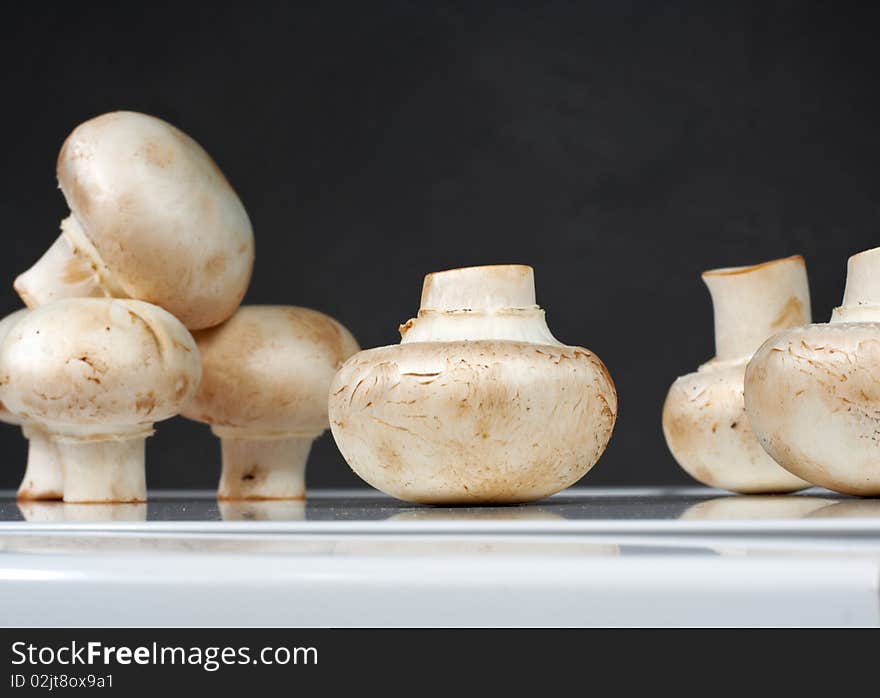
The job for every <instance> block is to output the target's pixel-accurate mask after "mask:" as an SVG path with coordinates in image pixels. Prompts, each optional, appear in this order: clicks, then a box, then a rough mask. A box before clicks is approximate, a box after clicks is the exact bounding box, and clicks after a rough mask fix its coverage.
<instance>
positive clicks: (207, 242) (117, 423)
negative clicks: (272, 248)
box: [0, 111, 358, 503]
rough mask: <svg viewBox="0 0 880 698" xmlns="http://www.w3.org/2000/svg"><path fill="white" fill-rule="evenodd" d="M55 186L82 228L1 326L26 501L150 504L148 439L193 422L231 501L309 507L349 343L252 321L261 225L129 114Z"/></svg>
mask: <svg viewBox="0 0 880 698" xmlns="http://www.w3.org/2000/svg"><path fill="white" fill-rule="evenodd" d="M57 176H58V184H59V187H60V189H61V192H62V194H63V195H64V198H65V200H66V201H67V205H68V207H69V209H70V215H69V216H68V217H67V218H65V219H64V220H63V221H62V222H61V235H60V236H59V237H58V238H57V239H56V240H55V242H54V243H53V244H52V245H51V246H50V247H49V249H48V251H47V252H46V253H45V254H44V255H43V256H42V257H41V258H40V259H39V261H37V263H36V264H34V266H33V267H31V268H30V269H29V270H27V271H25V272H24V273H22V274H21V275H19V276H18V278H17V279H15V282H14V288H15V290H16V291H17V293H18V295H19V297H20V298H21V300H22V301H23V302H24V304H25V305H26V306H27V308H28V309H26V310H20V311H17V312H15V313H13V314H12V315H10V316H9V317H7V318H5V319H4V320H3V321H2V322H0V421H4V422H8V423H11V424H14V425H18V426H20V427H21V428H22V430H23V432H24V435H25V437H26V438H27V439H28V440H29V455H28V464H27V471H26V473H25V476H24V479H23V481H22V484H21V487H20V489H19V493H18V496H19V498H20V499H59V498H63V499H64V501H65V502H71V503H109V502H142V501H144V500H145V499H146V495H147V489H146V476H145V467H144V466H145V457H144V453H145V446H144V443H145V439H146V437H148V436H150V435H151V434H152V433H153V424H154V423H155V422H158V421H161V420H164V419H168V418H170V417H173V416H175V415H178V414H180V413H181V412H182V411H185V412H186V413H187V414H188V415H192V416H193V418H195V419H199V420H202V421H206V422H208V423H209V424H211V425H212V426H213V427H214V429H215V432H216V433H217V434H218V435H220V436H221V438H222V441H223V474H222V478H221V485H220V496H221V497H223V498H229V499H251V498H257V499H260V498H265V499H275V498H278V499H284V498H292V499H296V498H302V497H303V496H304V491H305V490H304V468H305V460H306V458H307V456H308V452H309V448H310V445H311V442H312V440H313V439H314V438H315V437H317V436H318V435H319V434H321V433H322V432H323V431H324V430H326V429H327V427H328V426H329V420H328V418H327V391H328V389H329V385H330V380H331V378H332V376H333V373H335V371H336V369H337V368H338V367H339V366H340V365H341V364H342V362H343V361H344V360H345V359H346V358H348V356H349V355H351V354H352V353H354V352H355V351H357V349H358V346H357V343H356V342H355V341H354V338H353V337H352V336H351V334H350V333H349V332H348V331H347V330H346V329H345V328H343V327H342V326H341V325H340V324H339V323H337V322H336V321H335V320H332V319H331V318H329V317H327V316H325V315H322V314H321V313H318V312H316V311H311V310H307V309H304V308H294V307H266V308H262V307H250V308H243V309H241V310H240V311H238V309H239V306H240V304H241V302H242V299H243V298H244V295H245V292H246V291H247V288H248V285H249V282H250V278H251V273H252V269H253V265H254V235H253V230H252V228H251V223H250V220H249V218H248V215H247V212H246V211H245V208H244V206H243V205H242V203H241V200H240V199H239V197H238V195H237V194H236V193H235V191H234V190H233V188H232V187H231V186H230V184H229V182H228V181H227V179H226V177H225V176H224V175H223V173H222V172H221V171H220V169H219V168H218V167H217V165H216V164H215V163H214V161H213V160H212V159H211V157H210V156H209V155H208V154H207V153H206V152H205V150H203V149H202V147H201V146H200V145H199V144H198V143H196V142H195V141H194V140H193V139H192V138H190V137H189V136H187V135H186V134H185V133H183V132H182V131H180V130H178V129H177V128H175V127H174V126H172V125H170V124H168V123H166V122H164V121H162V120H160V119H157V118H155V117H152V116H148V115H146V114H139V113H135V112H125V111H120V112H113V113H110V114H104V115H102V116H98V117H96V118H94V119H91V120H89V121H86V122H85V123H83V124H81V125H79V126H77V127H76V128H75V129H74V130H73V131H72V132H71V134H70V135H69V136H68V137H67V139H66V140H65V142H64V144H63V146H62V148H61V152H60V154H59V156H58V162H57ZM236 311H238V312H236ZM191 332H192V333H194V334H195V335H196V337H197V338H198V342H197V340H196V339H194V338H193V334H191ZM202 352H204V356H205V362H204V370H203V362H202ZM203 375H204V382H202V377H203ZM200 385H201V389H200ZM190 402H192V405H190V406H187V405H188V403H190Z"/></svg>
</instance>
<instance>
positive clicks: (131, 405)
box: [0, 298, 201, 502]
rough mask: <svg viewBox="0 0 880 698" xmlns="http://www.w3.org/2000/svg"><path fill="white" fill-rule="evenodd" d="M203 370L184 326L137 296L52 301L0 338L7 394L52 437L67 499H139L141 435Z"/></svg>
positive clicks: (174, 409) (173, 409)
mask: <svg viewBox="0 0 880 698" xmlns="http://www.w3.org/2000/svg"><path fill="white" fill-rule="evenodd" d="M200 374H201V366H200V362H199V354H198V350H197V349H196V346H195V343H194V342H193V339H192V336H191V335H190V334H189V332H188V331H187V330H186V328H185V327H184V326H183V325H182V324H181V323H180V322H179V321H178V320H177V319H176V318H175V317H174V316H172V315H171V314H169V313H168V312H166V311H165V310H162V309H161V308H159V307H157V306H154V305H150V304H148V303H143V302H141V301H134V300H112V299H99V298H78V299H67V300H61V301H56V302H54V303H49V304H47V305H44V306H41V307H39V308H37V309H35V310H32V311H31V312H30V313H28V314H27V315H26V316H25V317H24V318H23V319H22V320H20V321H18V322H16V323H15V324H14V325H13V327H12V329H11V330H10V331H9V333H8V334H7V336H6V338H5V339H4V340H3V342H2V343H0V385H2V386H3V388H2V390H3V399H4V401H5V402H6V403H7V405H8V407H9V409H10V411H11V412H13V413H15V414H17V415H20V416H21V417H22V418H23V419H24V420H25V421H26V422H32V423H36V424H37V425H39V426H40V427H41V428H42V429H44V430H45V431H46V432H47V433H48V434H49V438H51V439H52V440H53V441H54V442H55V443H56V445H57V448H58V451H59V454H60V458H61V461H62V463H63V464H64V501H66V502H137V501H144V500H145V499H146V481H145V475H144V440H145V439H146V437H148V436H150V435H151V434H152V433H153V423H154V422H157V421H160V420H163V419H167V418H169V417H172V416H174V415H175V414H177V413H178V412H179V409H180V406H181V405H182V404H183V403H184V402H186V401H187V400H188V399H189V398H190V397H191V396H192V395H193V393H194V392H195V390H196V388H197V386H198V383H199V378H200Z"/></svg>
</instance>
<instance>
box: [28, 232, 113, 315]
mask: <svg viewBox="0 0 880 698" xmlns="http://www.w3.org/2000/svg"><path fill="white" fill-rule="evenodd" d="M72 227H77V224H76V223H75V221H74V219H73V217H72V216H71V217H70V218H67V219H65V220H64V222H63V223H62V230H65V229H67V228H72ZM65 232H66V230H65ZM13 286H14V287H15V291H16V293H18V295H19V296H20V297H21V299H22V301H24V304H25V305H26V306H27V307H28V308H36V307H37V306H40V305H45V304H46V303H50V302H51V301H56V300H60V299H62V298H87V297H101V296H106V295H108V294H106V293H104V291H103V289H102V288H101V285H100V283H99V278H98V274H97V273H96V271H95V270H94V269H93V268H92V265H91V263H90V261H89V259H88V258H87V257H86V256H84V255H83V254H81V253H79V252H77V251H76V250H75V249H74V248H73V246H72V245H71V244H70V242H69V241H68V239H67V237H66V235H65V233H62V234H61V235H59V236H58V239H56V240H55V242H54V243H53V244H52V246H51V247H50V248H49V249H48V250H47V251H46V253H45V254H44V255H43V256H42V257H40V259H39V260H37V263H36V264H34V265H33V266H32V267H31V268H30V269H28V270H27V271H26V272H24V273H22V274H19V276H18V278H17V279H16V280H15V283H14V284H13Z"/></svg>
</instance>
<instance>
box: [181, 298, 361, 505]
mask: <svg viewBox="0 0 880 698" xmlns="http://www.w3.org/2000/svg"><path fill="white" fill-rule="evenodd" d="M195 340H196V343H197V344H198V347H199V351H200V352H201V355H202V364H203V368H204V374H203V379H202V384H201V387H200V388H199V390H198V392H197V393H196V395H195V397H194V398H193V399H192V401H190V402H189V404H187V405H186V406H185V408H184V410H183V415H184V416H185V417H187V418H189V419H193V420H196V421H198V422H204V423H206V424H210V425H211V429H212V431H213V432H214V434H215V435H217V436H218V437H220V441H221V449H222V473H221V476H220V486H219V489H218V493H217V496H218V498H219V499H221V500H224V499H302V498H303V497H305V467H306V461H307V459H308V456H309V451H310V450H311V447H312V442H313V441H314V440H315V439H316V438H318V436H320V435H321V434H322V433H323V432H324V431H326V429H327V427H328V419H327V391H328V388H329V386H330V380H331V379H332V378H333V374H334V373H336V370H337V369H338V368H339V367H340V366H341V365H342V362H343V361H345V359H347V358H348V357H349V356H351V355H352V354H353V353H354V352H356V351H357V350H358V345H357V342H356V341H355V339H354V337H352V335H351V333H350V332H349V331H348V330H347V329H345V328H344V327H343V326H342V325H340V324H339V323H338V322H336V320H334V319H333V318H331V317H328V316H327V315H324V314H323V313H319V312H318V311H316V310H309V309H308V308H298V307H294V306H244V307H242V308H239V310H238V311H237V312H236V313H235V315H233V316H232V317H231V318H230V319H229V320H228V321H227V322H225V323H224V324H222V325H220V326H219V327H214V328H212V329H209V330H203V331H201V332H196V333H195Z"/></svg>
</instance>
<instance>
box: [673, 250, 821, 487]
mask: <svg viewBox="0 0 880 698" xmlns="http://www.w3.org/2000/svg"><path fill="white" fill-rule="evenodd" d="M703 280H704V281H705V283H706V285H707V286H708V288H709V291H710V294H711V296H712V304H713V310H714V315H715V344H716V356H715V358H713V359H712V360H711V361H709V362H707V363H705V364H703V365H702V366H700V368H699V369H698V370H697V371H696V372H695V373H690V374H688V375H686V376H682V377H680V378H678V379H676V381H675V382H674V383H673V384H672V386H671V387H670V389H669V393H668V394H667V397H666V401H665V403H664V405H663V435H664V437H665V439H666V443H667V445H668V447H669V450H670V451H671V453H672V455H673V457H674V458H675V460H676V461H677V462H678V464H679V465H680V466H681V467H682V469H683V470H685V472H687V473H688V474H689V475H690V476H691V477H693V478H694V479H695V480H697V481H698V482H701V483H702V484H704V485H708V486H710V487H718V488H721V489H725V490H730V491H733V492H739V493H742V494H765V493H782V492H794V491H796V490H800V489H804V488H805V487H809V482H806V481H805V480H803V479H801V478H799V477H796V476H795V475H793V474H792V473H790V472H788V471H787V470H785V469H783V468H781V467H780V466H779V465H778V464H777V463H776V462H775V461H774V460H773V459H772V458H771V457H769V456H768V454H767V453H766V452H765V451H764V449H763V448H762V447H761V444H760V443H759V442H758V439H757V438H756V436H755V434H754V433H753V431H752V428H751V424H750V422H749V419H748V416H747V415H746V411H745V403H744V398H743V381H744V377H745V370H746V364H747V363H748V360H749V358H750V357H751V355H752V353H753V352H754V351H755V349H756V348H757V347H758V346H760V344H761V342H763V341H764V339H766V338H767V337H768V336H769V335H771V334H773V332H775V331H777V330H779V329H782V328H785V327H791V326H797V325H803V324H804V323H806V322H809V319H810V295H809V287H808V284H807V274H806V266H805V264H804V260H803V257H800V256H797V255H796V256H793V257H787V258H784V259H779V260H773V261H770V262H765V263H762V264H757V265H752V266H747V267H733V268H727V269H715V270H711V271H708V272H705V273H704V274H703Z"/></svg>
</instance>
